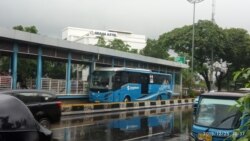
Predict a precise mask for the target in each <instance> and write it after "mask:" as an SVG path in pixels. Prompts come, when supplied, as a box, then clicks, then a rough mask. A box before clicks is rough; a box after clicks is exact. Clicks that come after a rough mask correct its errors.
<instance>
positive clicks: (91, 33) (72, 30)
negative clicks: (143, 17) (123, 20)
mask: <svg viewBox="0 0 250 141" xmlns="http://www.w3.org/2000/svg"><path fill="white" fill-rule="evenodd" d="M99 36H103V37H104V40H105V41H106V43H109V42H111V41H113V40H114V39H120V40H122V41H123V42H124V43H125V44H128V45H130V47H131V49H138V50H141V49H143V48H144V47H145V46H146V36H145V35H137V34H133V33H131V32H125V31H117V30H108V31H103V30H95V29H85V28H76V27H67V28H64V29H63V32H62V39H63V40H69V41H73V42H79V43H83V44H89V45H96V44H97V42H98V38H97V37H99Z"/></svg>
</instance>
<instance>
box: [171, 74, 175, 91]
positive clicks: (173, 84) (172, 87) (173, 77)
mask: <svg viewBox="0 0 250 141" xmlns="http://www.w3.org/2000/svg"><path fill="white" fill-rule="evenodd" d="M172 74H173V85H172V90H173V93H174V87H175V72H173V73H172Z"/></svg>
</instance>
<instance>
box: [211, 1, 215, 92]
mask: <svg viewBox="0 0 250 141" xmlns="http://www.w3.org/2000/svg"><path fill="white" fill-rule="evenodd" d="M214 16H215V0H212V22H213V24H215V18H214ZM213 65H214V47H213V46H212V51H211V73H210V75H211V76H210V79H211V86H210V87H211V90H214V80H213V75H214V68H213V67H214V66H213Z"/></svg>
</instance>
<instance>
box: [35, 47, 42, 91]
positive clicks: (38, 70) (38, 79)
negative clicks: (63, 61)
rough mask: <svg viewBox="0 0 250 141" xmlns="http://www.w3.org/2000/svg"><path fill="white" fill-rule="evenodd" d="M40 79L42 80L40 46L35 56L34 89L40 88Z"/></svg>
mask: <svg viewBox="0 0 250 141" xmlns="http://www.w3.org/2000/svg"><path fill="white" fill-rule="evenodd" d="M41 80H42V48H41V47H39V48H38V56H37V73H36V89H38V90H40V89H41Z"/></svg>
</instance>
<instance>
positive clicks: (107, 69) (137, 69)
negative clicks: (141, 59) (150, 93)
mask: <svg viewBox="0 0 250 141" xmlns="http://www.w3.org/2000/svg"><path fill="white" fill-rule="evenodd" d="M95 71H128V72H140V73H148V74H163V75H170V74H166V73H159V72H153V71H151V70H148V69H139V68H126V67H103V68H96V70H95Z"/></svg>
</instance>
